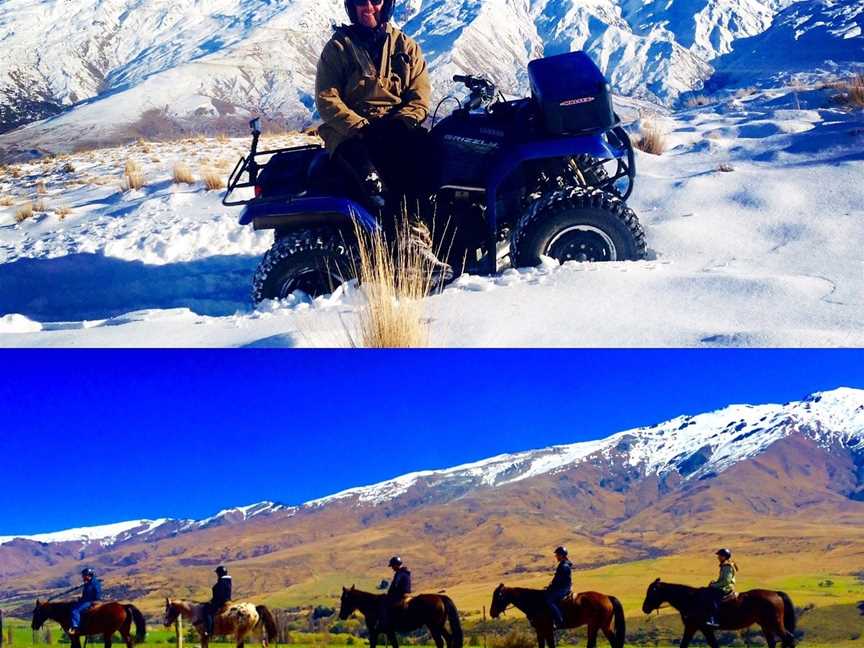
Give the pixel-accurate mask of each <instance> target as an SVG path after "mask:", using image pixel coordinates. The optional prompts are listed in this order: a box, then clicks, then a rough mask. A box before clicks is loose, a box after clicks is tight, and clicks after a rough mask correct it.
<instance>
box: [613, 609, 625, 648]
mask: <svg viewBox="0 0 864 648" xmlns="http://www.w3.org/2000/svg"><path fill="white" fill-rule="evenodd" d="M609 600H610V601H611V603H612V616H613V617H614V619H615V646H614V648H624V639H625V638H626V633H627V624H626V621H625V620H624V606H623V605H621V601H619V600H618V599H617V598H615V597H614V596H610V597H609Z"/></svg>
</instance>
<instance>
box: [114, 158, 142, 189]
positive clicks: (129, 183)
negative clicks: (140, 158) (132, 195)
mask: <svg viewBox="0 0 864 648" xmlns="http://www.w3.org/2000/svg"><path fill="white" fill-rule="evenodd" d="M145 184H147V183H146V182H145V180H144V171H143V170H142V169H141V165H140V164H138V162H136V161H135V160H133V159H132V158H129V159H128V160H126V166H125V168H124V169H123V182H122V183H121V185H120V186H121V187H122V189H123V191H129V190H131V189H141V188H142V187H143V186H144V185H145Z"/></svg>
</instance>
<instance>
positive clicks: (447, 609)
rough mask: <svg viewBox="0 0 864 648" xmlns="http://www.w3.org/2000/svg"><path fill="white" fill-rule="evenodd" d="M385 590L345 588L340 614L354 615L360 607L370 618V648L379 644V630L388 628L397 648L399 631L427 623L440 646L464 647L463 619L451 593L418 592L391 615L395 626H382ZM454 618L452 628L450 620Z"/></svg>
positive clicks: (394, 646)
mask: <svg viewBox="0 0 864 648" xmlns="http://www.w3.org/2000/svg"><path fill="white" fill-rule="evenodd" d="M385 596H386V595H385V594H372V593H371V592H363V591H361V590H358V589H356V588H355V587H354V586H353V585H352V586H351V589H347V588H345V587H343V588H342V604H341V606H340V608H339V618H340V619H342V620H345V619H347V618H348V617H349V616H351V613H352V612H354V610H359V611H360V612H361V614H363V616H364V617H365V618H366V627H367V628H368V629H369V648H375V645H376V644H377V642H378V633H379V632H384V633H385V634H386V635H387V638H388V639H389V640H390V644H391V645H392V646H393V648H399V644H398V643H397V642H396V633H397V632H411V631H412V630H416V629H417V628H422V627H423V626H426V627H427V628H428V629H429V634H431V635H432V639H433V640H434V641H435V645H436V646H437V648H444V643H445V642H446V643H447V648H462V624H461V623H460V622H459V611H458V610H457V609H456V606H455V605H454V604H453V601H452V600H451V598H450V597H449V596H444V595H443V594H418V595H417V596H414V597H412V598H410V599H408V602H407V603H406V604H405V606H404V607H402V608H397V609H396V610H395V611H394V612H393V613H392V614H391V615H390V618H391V619H392V621H393V622H392V624H391V627H387V628H382V627H380V624H379V623H378V617H379V616H380V614H381V608H382V606H383V605H384V599H385ZM447 621H450V632H447V628H446V627H445V626H446V623H447Z"/></svg>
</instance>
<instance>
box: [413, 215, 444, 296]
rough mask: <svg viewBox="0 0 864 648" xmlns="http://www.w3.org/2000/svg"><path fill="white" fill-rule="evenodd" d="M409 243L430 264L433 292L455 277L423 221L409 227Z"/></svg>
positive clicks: (415, 222)
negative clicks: (437, 250)
mask: <svg viewBox="0 0 864 648" xmlns="http://www.w3.org/2000/svg"><path fill="white" fill-rule="evenodd" d="M408 235H409V244H410V245H411V247H412V248H414V250H416V251H417V254H418V255H419V256H420V257H421V258H422V259H423V260H424V262H426V263H427V264H428V265H429V269H430V274H431V279H432V286H431V290H432V292H437V291H439V290H441V289H443V288H444V286H445V285H446V284H447V282H448V281H451V280H452V279H453V268H452V267H451V266H450V264H449V263H447V262H446V261H442V260H441V259H439V258H438V257H437V256H436V254H435V251H434V250H433V249H432V235H431V234H430V232H429V228H428V227H426V224H425V223H423V222H422V221H414V222H412V223H411V224H410V225H409V227H408Z"/></svg>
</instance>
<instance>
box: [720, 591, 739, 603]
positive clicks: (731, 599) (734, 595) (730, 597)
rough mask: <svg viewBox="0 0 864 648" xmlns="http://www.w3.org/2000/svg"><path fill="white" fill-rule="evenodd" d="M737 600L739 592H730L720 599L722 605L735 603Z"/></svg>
mask: <svg viewBox="0 0 864 648" xmlns="http://www.w3.org/2000/svg"><path fill="white" fill-rule="evenodd" d="M736 600H738V592H729V594H727V595H726V596H724V597H723V598H722V599H720V605H725V604H726V603H734V602H735V601H736Z"/></svg>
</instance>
